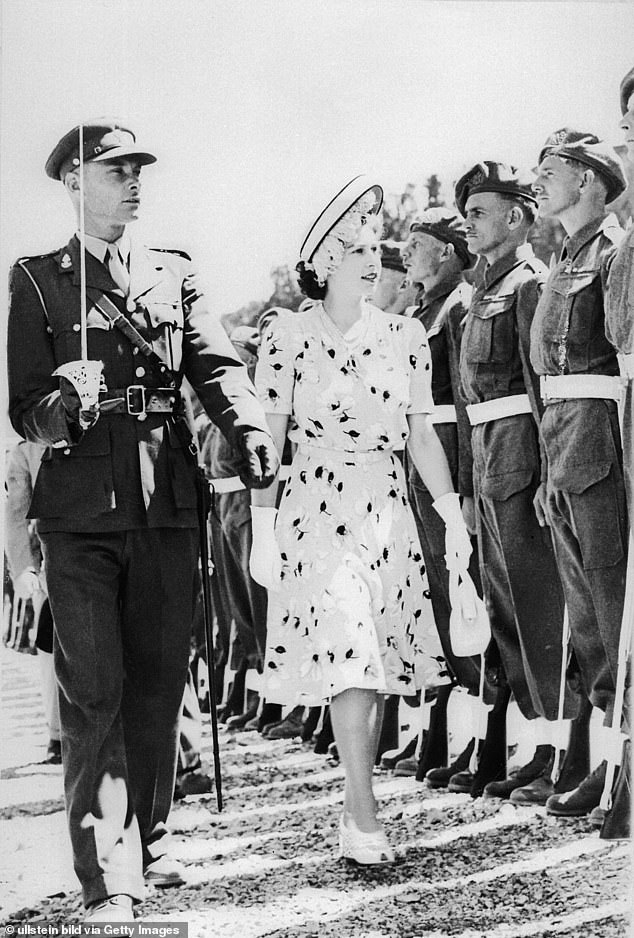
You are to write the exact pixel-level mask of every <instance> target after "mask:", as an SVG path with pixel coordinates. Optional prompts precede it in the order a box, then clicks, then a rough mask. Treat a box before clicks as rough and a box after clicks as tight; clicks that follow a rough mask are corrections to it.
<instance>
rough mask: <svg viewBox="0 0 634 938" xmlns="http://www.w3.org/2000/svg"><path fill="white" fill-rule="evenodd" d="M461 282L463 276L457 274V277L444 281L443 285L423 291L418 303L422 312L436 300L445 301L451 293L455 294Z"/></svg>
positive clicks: (439, 284)
mask: <svg viewBox="0 0 634 938" xmlns="http://www.w3.org/2000/svg"><path fill="white" fill-rule="evenodd" d="M461 280H462V274H461V273H457V274H456V276H455V277H450V278H449V279H448V280H443V281H442V283H437V284H436V285H435V286H433V287H432V288H431V289H430V290H425V291H423V294H422V296H421V297H420V300H419V301H418V302H419V308H420V309H421V311H424V310H426V309H427V308H428V307H429V306H431V304H432V303H433V302H434V301H435V300H438V299H443V300H444V299H445V298H446V297H448V296H449V294H450V293H453V291H454V290H455V289H456V287H457V286H458V284H459V283H460V282H461Z"/></svg>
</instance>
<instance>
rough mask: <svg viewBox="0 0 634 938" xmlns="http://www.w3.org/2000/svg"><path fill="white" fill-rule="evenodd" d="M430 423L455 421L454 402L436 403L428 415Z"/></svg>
mask: <svg viewBox="0 0 634 938" xmlns="http://www.w3.org/2000/svg"><path fill="white" fill-rule="evenodd" d="M429 419H430V420H431V422H432V423H457V418H456V408H455V405H454V404H436V406H435V407H434V412H433V414H430V415H429Z"/></svg>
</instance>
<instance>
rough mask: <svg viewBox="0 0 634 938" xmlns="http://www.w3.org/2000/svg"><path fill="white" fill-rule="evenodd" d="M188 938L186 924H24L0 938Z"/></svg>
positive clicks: (0, 929) (6, 930) (8, 929)
mask: <svg viewBox="0 0 634 938" xmlns="http://www.w3.org/2000/svg"><path fill="white" fill-rule="evenodd" d="M73 935H78V936H83V935H92V936H94V938H102V936H107V938H188V934H187V922H99V923H95V924H94V925H93V924H89V925H83V924H71V925H56V924H55V923H53V922H21V923H20V924H16V925H11V924H10V923H9V924H7V925H5V926H4V927H0V938H70V936H73Z"/></svg>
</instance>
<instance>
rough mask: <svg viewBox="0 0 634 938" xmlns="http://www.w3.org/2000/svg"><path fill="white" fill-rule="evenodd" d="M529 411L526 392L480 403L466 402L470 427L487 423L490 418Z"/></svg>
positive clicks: (510, 415) (514, 415) (513, 415)
mask: <svg viewBox="0 0 634 938" xmlns="http://www.w3.org/2000/svg"><path fill="white" fill-rule="evenodd" d="M530 412H531V403H530V401H529V399H528V394H511V395H510V396H509V397H498V398H496V399H495V400H493V401H483V403H482V404H467V415H468V417H469V423H470V424H471V426H472V427H475V426H476V424H479V423H488V422H489V421H490V420H501V419H502V418H503V417H516V416H517V414H530Z"/></svg>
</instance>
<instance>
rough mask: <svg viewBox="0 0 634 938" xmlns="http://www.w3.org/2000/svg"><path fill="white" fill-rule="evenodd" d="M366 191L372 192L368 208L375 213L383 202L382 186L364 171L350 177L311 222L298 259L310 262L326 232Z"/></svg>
mask: <svg viewBox="0 0 634 938" xmlns="http://www.w3.org/2000/svg"><path fill="white" fill-rule="evenodd" d="M368 192H372V193H373V194H374V205H373V206H372V208H371V209H370V210H369V211H370V213H371V214H373V215H375V214H376V213H377V212H379V211H380V209H381V205H382V204H383V189H382V187H381V186H380V185H379V184H378V183H376V182H374V181H373V179H372V177H371V176H368V175H367V174H366V173H364V174H362V175H360V176H355V177H354V179H351V180H350V182H347V183H346V184H345V186H344V187H343V189H340V190H339V192H338V193H337V194H336V196H335V197H334V198H333V199H331V200H330V202H329V203H328V205H327V206H326V207H325V209H323V211H322V212H321V213H320V214H319V215H318V216H317V218H316V219H315V221H314V222H313V223H312V224H311V226H310V228H309V229H308V233H307V234H306V236H305V238H304V241H303V243H302V247H301V250H300V252H299V259H300V260H301V261H304V263H306V264H308V263H310V261H311V260H312V259H313V255H314V254H315V251H316V250H317V248H318V247H319V245H320V244H321V242H322V241H323V240H324V238H325V237H326V235H327V234H328V232H329V231H331V230H332V228H334V227H335V225H336V224H337V222H338V221H339V220H340V219H341V218H343V216H344V215H345V214H346V212H347V211H348V209H350V208H352V206H353V205H354V204H355V202H358V201H359V199H360V198H361V197H362V196H364V195H365V194H366V193H368Z"/></svg>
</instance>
